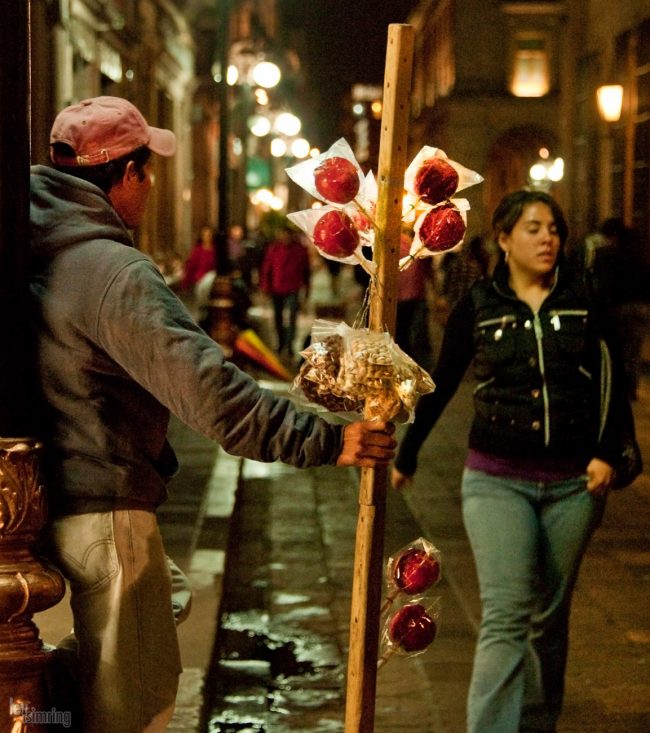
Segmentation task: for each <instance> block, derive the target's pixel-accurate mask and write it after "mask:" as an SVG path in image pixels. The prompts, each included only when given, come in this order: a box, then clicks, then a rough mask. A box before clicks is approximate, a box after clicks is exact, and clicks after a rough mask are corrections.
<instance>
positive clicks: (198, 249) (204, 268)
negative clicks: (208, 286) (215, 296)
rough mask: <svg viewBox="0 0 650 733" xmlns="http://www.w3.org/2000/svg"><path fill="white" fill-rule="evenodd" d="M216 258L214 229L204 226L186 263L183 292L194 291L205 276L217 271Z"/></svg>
mask: <svg viewBox="0 0 650 733" xmlns="http://www.w3.org/2000/svg"><path fill="white" fill-rule="evenodd" d="M216 256H217V255H216V245H215V233H214V227H212V226H210V224H204V225H203V226H202V227H201V230H200V232H199V236H198V238H197V240H196V242H195V243H194V246H193V247H192V249H191V250H190V254H189V256H188V258H187V260H186V262H185V268H184V273H183V280H182V288H183V290H192V289H193V288H194V287H196V285H198V283H199V282H200V281H201V279H202V278H203V277H204V276H205V275H207V274H208V273H214V272H215V271H216V268H217V265H216Z"/></svg>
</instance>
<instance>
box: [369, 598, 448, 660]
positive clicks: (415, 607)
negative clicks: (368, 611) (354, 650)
mask: <svg viewBox="0 0 650 733" xmlns="http://www.w3.org/2000/svg"><path fill="white" fill-rule="evenodd" d="M439 611H440V599H439V598H433V599H427V598H418V599H414V600H412V601H410V602H409V603H406V604H405V605H403V606H401V607H400V608H398V609H397V610H396V611H395V613H393V614H392V615H391V616H388V617H386V618H385V619H384V623H383V626H382V634H381V643H380V656H379V659H378V661H377V668H378V669H381V667H382V666H383V665H384V664H386V662H387V661H388V660H389V659H390V658H391V657H392V656H393V655H394V654H400V655H402V656H409V657H413V656H416V655H418V654H422V653H423V652H425V651H426V650H427V649H428V648H429V646H431V644H432V643H433V641H435V638H436V635H437V633H438V619H439V616H440V612H439Z"/></svg>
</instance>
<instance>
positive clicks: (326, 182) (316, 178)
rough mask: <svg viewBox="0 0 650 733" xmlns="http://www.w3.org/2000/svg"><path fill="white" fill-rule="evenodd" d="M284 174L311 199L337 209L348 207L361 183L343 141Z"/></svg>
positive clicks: (356, 167) (352, 159) (337, 142)
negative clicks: (346, 205) (337, 207)
mask: <svg viewBox="0 0 650 733" xmlns="http://www.w3.org/2000/svg"><path fill="white" fill-rule="evenodd" d="M285 170H286V173H287V175H288V176H289V178H291V180H292V181H294V182H295V183H297V184H298V185H299V186H300V187H301V188H304V189H305V191H307V193H309V194H311V195H312V196H313V197H314V198H317V199H320V200H321V201H325V202H326V203H331V204H336V205H337V206H343V205H345V204H349V203H350V202H351V201H352V200H353V199H354V198H355V197H356V196H357V194H358V193H359V190H360V188H361V187H362V185H363V181H364V175H363V171H362V170H361V166H360V165H359V163H358V162H357V159H356V158H355V156H354V152H353V151H352V148H351V147H350V145H349V143H348V142H347V140H346V139H345V138H340V139H339V140H337V141H336V142H335V143H333V144H332V145H331V146H330V147H329V148H328V150H326V151H325V152H324V153H321V154H320V155H317V156H316V157H315V158H308V159H307V160H303V161H301V162H300V163H297V164H296V165H293V166H291V167H290V168H286V169H285Z"/></svg>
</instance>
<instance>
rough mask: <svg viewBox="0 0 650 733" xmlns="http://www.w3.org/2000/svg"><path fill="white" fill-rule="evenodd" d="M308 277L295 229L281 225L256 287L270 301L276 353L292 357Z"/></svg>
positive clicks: (304, 254) (306, 258) (303, 250)
mask: <svg viewBox="0 0 650 733" xmlns="http://www.w3.org/2000/svg"><path fill="white" fill-rule="evenodd" d="M310 279H311V269H310V264H309V252H308V251H307V248H306V247H305V245H304V244H303V243H302V240H301V238H300V235H299V234H298V232H296V231H295V230H293V229H291V227H289V226H288V225H285V226H282V227H281V228H280V229H279V230H278V233H277V236H276V238H275V239H274V240H273V241H272V242H271V243H270V244H269V245H268V247H267V248H266V251H265V252H264V259H263V260H262V268H261V270H260V289H261V290H262V292H264V293H266V294H267V295H269V296H270V297H271V300H272V302H273V322H274V325H275V332H276V336H277V349H278V354H282V353H283V352H285V351H286V353H287V355H288V356H291V357H292V356H294V341H295V338H296V323H297V320H298V311H299V309H300V298H301V297H302V298H303V299H304V300H306V299H307V298H308V297H309V286H310Z"/></svg>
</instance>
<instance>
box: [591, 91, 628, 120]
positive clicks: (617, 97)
mask: <svg viewBox="0 0 650 733" xmlns="http://www.w3.org/2000/svg"><path fill="white" fill-rule="evenodd" d="M596 99H597V101H598V112H599V114H600V117H601V119H602V120H603V121H604V122H618V121H619V120H620V119H621V110H622V109H623V85H622V84H603V85H602V86H600V87H598V89H597V90H596Z"/></svg>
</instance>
